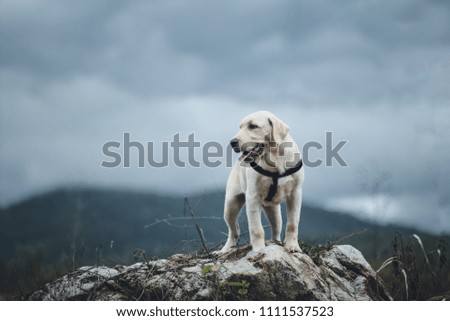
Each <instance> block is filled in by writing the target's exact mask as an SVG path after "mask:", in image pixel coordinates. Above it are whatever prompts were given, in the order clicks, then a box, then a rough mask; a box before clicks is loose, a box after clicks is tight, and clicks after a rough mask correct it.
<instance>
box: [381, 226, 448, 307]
mask: <svg viewBox="0 0 450 321" xmlns="http://www.w3.org/2000/svg"><path fill="white" fill-rule="evenodd" d="M417 247H418V248H417ZM392 248H393V250H394V251H393V252H394V255H393V256H392V257H390V258H388V259H387V260H385V261H384V262H383V263H382V264H381V266H380V268H379V269H378V270H377V277H378V275H379V274H381V273H382V272H383V273H384V275H383V278H384V279H385V281H386V282H387V283H388V284H390V286H391V293H392V295H393V297H394V299H396V300H426V299H430V298H431V297H434V296H437V295H442V294H443V293H445V292H446V291H448V289H449V288H450V278H449V267H448V263H447V257H446V250H447V243H446V242H445V241H444V240H439V241H438V243H437V244H436V247H435V249H434V250H433V251H431V252H428V253H427V252H426V250H425V246H424V242H423V241H422V239H421V238H420V237H419V236H418V235H417V234H412V235H410V236H409V237H408V241H407V242H406V243H404V242H403V238H402V235H401V234H400V233H399V232H396V233H395V235H394V237H393V240H392ZM390 265H391V266H392V268H393V269H392V272H391V273H389V272H388V271H387V270H386V269H385V268H386V267H387V266H390ZM433 266H434V268H433Z"/></svg>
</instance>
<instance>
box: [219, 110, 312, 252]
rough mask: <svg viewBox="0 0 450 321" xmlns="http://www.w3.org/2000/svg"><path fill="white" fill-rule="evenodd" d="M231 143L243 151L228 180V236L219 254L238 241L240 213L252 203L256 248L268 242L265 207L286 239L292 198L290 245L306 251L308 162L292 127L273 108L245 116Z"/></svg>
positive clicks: (275, 233) (277, 238) (276, 232)
mask: <svg viewBox="0 0 450 321" xmlns="http://www.w3.org/2000/svg"><path fill="white" fill-rule="evenodd" d="M239 128H240V129H239V131H238V133H237V134H236V136H235V137H234V138H233V139H232V140H231V142H230V145H231V147H232V148H233V150H234V151H235V152H237V153H242V155H241V156H240V157H239V159H238V160H237V161H236V163H235V164H234V166H233V169H232V170H231V173H230V176H229V178H228V181H227V187H226V195H225V206H224V219H225V222H226V224H227V226H228V239H227V241H226V243H225V245H224V246H223V248H222V249H221V250H220V251H218V253H219V254H225V253H227V252H228V251H230V250H231V249H232V248H233V247H235V246H236V243H237V241H238V239H239V235H240V229H239V223H238V217H239V213H240V210H241V208H242V207H243V206H244V204H245V205H246V212H247V218H248V228H249V234H250V243H251V246H252V250H253V251H255V252H258V251H261V250H262V249H264V248H265V236H264V228H263V225H262V223H261V209H263V210H264V212H265V214H266V215H267V218H268V220H269V222H270V225H271V228H272V241H273V242H275V243H279V244H281V227H282V217H281V208H280V203H281V202H283V201H286V205H287V224H286V231H285V240H284V247H285V249H286V250H287V251H289V252H291V253H294V252H301V249H300V246H299V244H298V226H299V222H300V209H301V205H302V184H303V180H304V168H303V166H302V159H301V154H300V151H299V149H298V146H297V144H296V143H295V142H294V141H293V139H292V137H291V136H290V135H289V127H288V126H287V125H286V124H285V123H284V122H283V121H281V120H280V119H279V118H277V117H276V116H275V115H274V114H272V113H270V112H267V111H258V112H255V113H252V114H250V115H248V116H247V117H245V118H244V119H243V120H242V121H241V123H240V125H239Z"/></svg>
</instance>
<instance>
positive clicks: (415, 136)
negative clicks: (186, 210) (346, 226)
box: [0, 0, 450, 231]
mask: <svg viewBox="0 0 450 321" xmlns="http://www.w3.org/2000/svg"><path fill="white" fill-rule="evenodd" d="M449 17H450V5H449V4H448V3H447V2H445V1H430V2H427V3H426V4H425V3H423V2H421V1H395V2H392V1H381V2H380V1H377V2H361V1H348V2H346V3H344V4H343V3H339V4H337V3H335V2H334V1H314V2H312V1H284V2H279V1H245V2H242V1H226V2H220V3H219V2H217V3H212V2H210V1H206V0H204V1H194V2H190V3H189V4H187V3H186V2H184V1H170V2H167V1H152V2H148V1H132V2H131V1H130V2H120V3H119V2H115V3H111V2H110V1H95V2H88V1H86V2H84V1H82V2H72V3H65V2H59V1H43V0H42V1H29V2H28V1H27V2H26V4H24V3H22V2H18V1H2V3H1V4H0V41H1V43H2V50H1V51H0V105H1V108H0V146H1V147H0V151H1V154H0V173H1V176H2V181H1V182H0V195H1V196H0V203H1V204H3V205H4V204H8V203H10V202H12V201H15V200H18V199H21V198H23V197H26V196H27V195H30V194H32V193H35V192H38V191H41V190H42V189H47V188H51V187H54V186H58V185H70V184H89V185H105V186H111V185H116V186H127V187H131V188H141V189H158V190H165V191H175V192H177V193H187V192H192V191H194V190H195V191H201V190H203V189H210V188H223V186H224V184H225V181H226V177H227V175H228V172H229V169H228V168H226V167H223V166H222V167H219V168H216V169H208V168H205V167H202V168H199V169H195V168H190V167H187V168H184V169H183V168H176V167H173V166H171V167H170V168H167V169H160V170H155V169H152V168H148V167H147V168H145V169H139V168H129V169H124V168H116V169H105V168H102V167H101V166H100V165H99V164H100V163H101V162H102V160H104V155H102V153H101V148H102V146H103V144H104V143H105V142H107V141H111V140H115V141H121V140H122V139H123V133H124V132H129V133H130V134H131V137H132V138H133V139H135V140H139V141H141V142H144V143H145V142H148V141H154V142H155V146H161V143H162V142H163V141H168V140H171V139H173V136H174V135H175V134H176V133H178V132H179V133H180V135H181V137H182V138H187V135H189V134H190V133H195V135H196V138H198V139H199V140H200V141H201V142H207V141H212V140H214V141H218V142H220V143H221V144H223V145H226V144H227V142H228V141H229V139H230V138H231V137H232V135H233V134H234V133H235V131H236V129H237V124H238V122H239V120H240V119H241V118H242V117H243V116H245V115H246V114H248V113H250V112H252V111H255V110H259V109H269V110H271V111H273V112H274V113H276V114H277V115H279V117H280V118H282V119H285V120H286V122H287V123H288V124H289V125H290V127H291V128H292V134H293V136H294V138H295V139H296V141H297V142H298V143H299V144H300V145H303V144H304V143H306V142H308V141H313V140H314V141H318V142H320V143H322V144H325V142H324V140H325V132H327V131H332V132H333V139H336V142H337V141H338V140H348V143H347V144H346V145H345V147H344V148H343V149H342V156H343V157H344V159H345V160H346V162H347V163H348V164H349V166H348V167H337V166H332V167H319V168H310V169H308V171H307V173H306V182H305V184H306V185H305V198H306V199H307V200H309V201H312V202H315V203H318V204H320V205H329V206H331V205H330V204H332V206H334V207H342V208H343V209H347V210H352V209H354V207H355V206H357V205H358V204H363V203H364V202H365V201H366V200H367V199H368V198H370V197H369V194H370V193H369V192H368V191H367V190H364V188H363V185H364V184H366V185H367V182H371V181H372V182H373V181H376V180H377V177H378V175H379V173H380V172H381V173H388V179H387V181H388V183H389V184H388V187H389V188H388V190H387V191H384V190H383V191H380V193H381V192H382V193H388V194H389V195H395V202H392V204H394V203H395V206H394V205H392V206H394V207H393V208H395V211H394V210H390V212H389V214H386V215H385V216H383V217H379V218H377V219H379V220H382V221H384V220H385V221H386V222H387V221H399V222H400V221H401V222H406V223H408V224H412V225H416V226H420V225H421V224H422V223H421V217H422V216H421V214H420V213H423V211H424V209H425V208H426V207H429V208H431V209H432V210H431V211H430V212H432V213H431V214H428V215H430V217H431V216H432V217H433V218H434V219H430V220H429V222H430V223H429V225H427V227H426V228H427V229H430V230H433V229H434V230H436V231H437V230H439V231H441V230H447V231H449V229H450V225H448V224H447V225H445V223H446V222H448V216H449V215H450V214H449V213H450V209H449V206H450V205H449V203H448V199H450V197H449V195H450V188H449V183H448V182H449V181H450V180H449V178H450V174H449V170H448V169H447V168H448V166H447V164H448V163H449V161H450V159H449V158H450V152H449V151H450V148H449V147H450V140H449V138H448V137H450V132H449V128H448V121H446V120H448V119H450V115H449V111H448V110H449V109H448V106H449V103H450V94H449V92H450V91H449V90H448V89H449V88H450V76H449V75H450V58H449V57H450V31H449V30H450V19H449ZM158 153H159V152H158ZM158 153H157V155H156V157H159V156H160V155H159V154H158ZM313 155H315V156H320V157H323V156H324V155H323V150H321V151H317V152H316V153H313ZM180 182H186V183H185V184H180ZM424 190H425V191H427V192H426V193H424V192H423V191H424ZM420 204H422V206H419V205H420ZM360 207H364V208H367V206H365V205H364V206H363V205H361V206H360ZM358 211H359V213H363V214H361V215H366V216H367V217H372V214H370V213H371V212H367V211H365V212H364V211H362V210H358ZM364 213H365V214H364ZM433 222H436V223H433ZM439 222H440V223H439ZM422 225H423V224H422ZM442 226H449V227H448V228H442Z"/></svg>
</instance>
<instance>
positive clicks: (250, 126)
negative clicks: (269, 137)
mask: <svg viewBox="0 0 450 321" xmlns="http://www.w3.org/2000/svg"><path fill="white" fill-rule="evenodd" d="M256 128H258V126H256V125H255V124H250V125H248V129H256Z"/></svg>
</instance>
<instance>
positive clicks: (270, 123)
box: [230, 111, 289, 161]
mask: <svg viewBox="0 0 450 321" xmlns="http://www.w3.org/2000/svg"><path fill="white" fill-rule="evenodd" d="M239 128H240V129H239V131H238V133H237V134H236V136H235V138H233V139H232V140H231V142H230V144H231V147H233V150H234V151H235V152H236V153H240V152H242V156H241V158H240V159H241V160H243V161H252V160H254V159H255V158H256V157H259V156H262V155H263V154H264V152H265V151H266V150H267V148H271V147H276V146H277V145H279V144H281V142H282V141H283V139H284V138H285V137H286V136H287V134H288V132H289V127H288V126H287V125H286V124H285V123H284V122H282V121H281V120H280V119H278V117H276V116H275V115H274V114H272V113H270V112H267V111H258V112H255V113H252V114H250V115H248V116H247V117H245V118H244V119H243V120H242V121H241V123H240V125H239Z"/></svg>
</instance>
